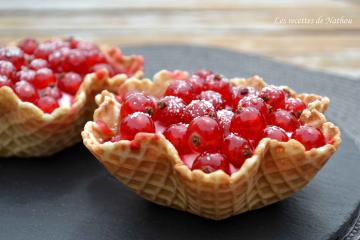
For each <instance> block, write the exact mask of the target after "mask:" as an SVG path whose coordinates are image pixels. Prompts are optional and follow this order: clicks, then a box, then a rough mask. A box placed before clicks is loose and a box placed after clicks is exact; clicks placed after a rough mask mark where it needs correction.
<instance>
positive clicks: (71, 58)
mask: <svg viewBox="0 0 360 240" xmlns="http://www.w3.org/2000/svg"><path fill="white" fill-rule="evenodd" d="M66 63H67V64H68V65H69V69H66V70H68V71H75V72H79V73H85V72H86V70H87V69H86V58H85V55H84V53H83V52H82V51H80V50H78V49H71V50H70V52H69V53H68V55H67V58H66Z"/></svg>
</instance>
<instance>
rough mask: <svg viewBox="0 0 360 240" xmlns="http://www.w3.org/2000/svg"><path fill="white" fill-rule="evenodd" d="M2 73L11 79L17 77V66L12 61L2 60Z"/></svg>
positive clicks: (0, 65)
mask: <svg viewBox="0 0 360 240" xmlns="http://www.w3.org/2000/svg"><path fill="white" fill-rule="evenodd" d="M0 75H3V76H6V77H7V78H9V79H15V76H16V68H15V67H14V65H13V64H12V63H11V62H8V61H2V60H0Z"/></svg>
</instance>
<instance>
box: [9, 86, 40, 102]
mask: <svg viewBox="0 0 360 240" xmlns="http://www.w3.org/2000/svg"><path fill="white" fill-rule="evenodd" d="M14 90H15V93H16V95H18V97H19V98H20V99H21V100H22V101H26V102H31V103H36V102H37V101H38V99H39V95H38V93H37V91H36V89H35V88H34V86H33V85H31V84H30V83H29V82H26V81H20V82H17V83H16V84H15V88H14Z"/></svg>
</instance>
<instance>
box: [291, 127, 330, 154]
mask: <svg viewBox="0 0 360 240" xmlns="http://www.w3.org/2000/svg"><path fill="white" fill-rule="evenodd" d="M291 138H292V139H295V140H297V141H299V142H300V143H302V145H304V147H305V150H310V149H312V148H318V147H321V146H324V145H325V144H326V140H325V137H324V135H323V134H322V132H321V131H320V130H319V129H317V128H315V127H310V126H301V127H299V128H298V129H296V130H295V131H294V132H293V134H292V136H291Z"/></svg>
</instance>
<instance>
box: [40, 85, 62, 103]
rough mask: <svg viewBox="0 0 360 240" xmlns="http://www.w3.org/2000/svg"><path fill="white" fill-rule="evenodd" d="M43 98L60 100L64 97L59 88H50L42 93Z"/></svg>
mask: <svg viewBox="0 0 360 240" xmlns="http://www.w3.org/2000/svg"><path fill="white" fill-rule="evenodd" d="M40 95H41V96H49V97H53V98H55V99H57V100H59V99H60V98H61V97H62V92H61V91H60V89H59V88H58V87H57V86H50V87H47V88H44V89H43V90H41V91H40Z"/></svg>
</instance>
